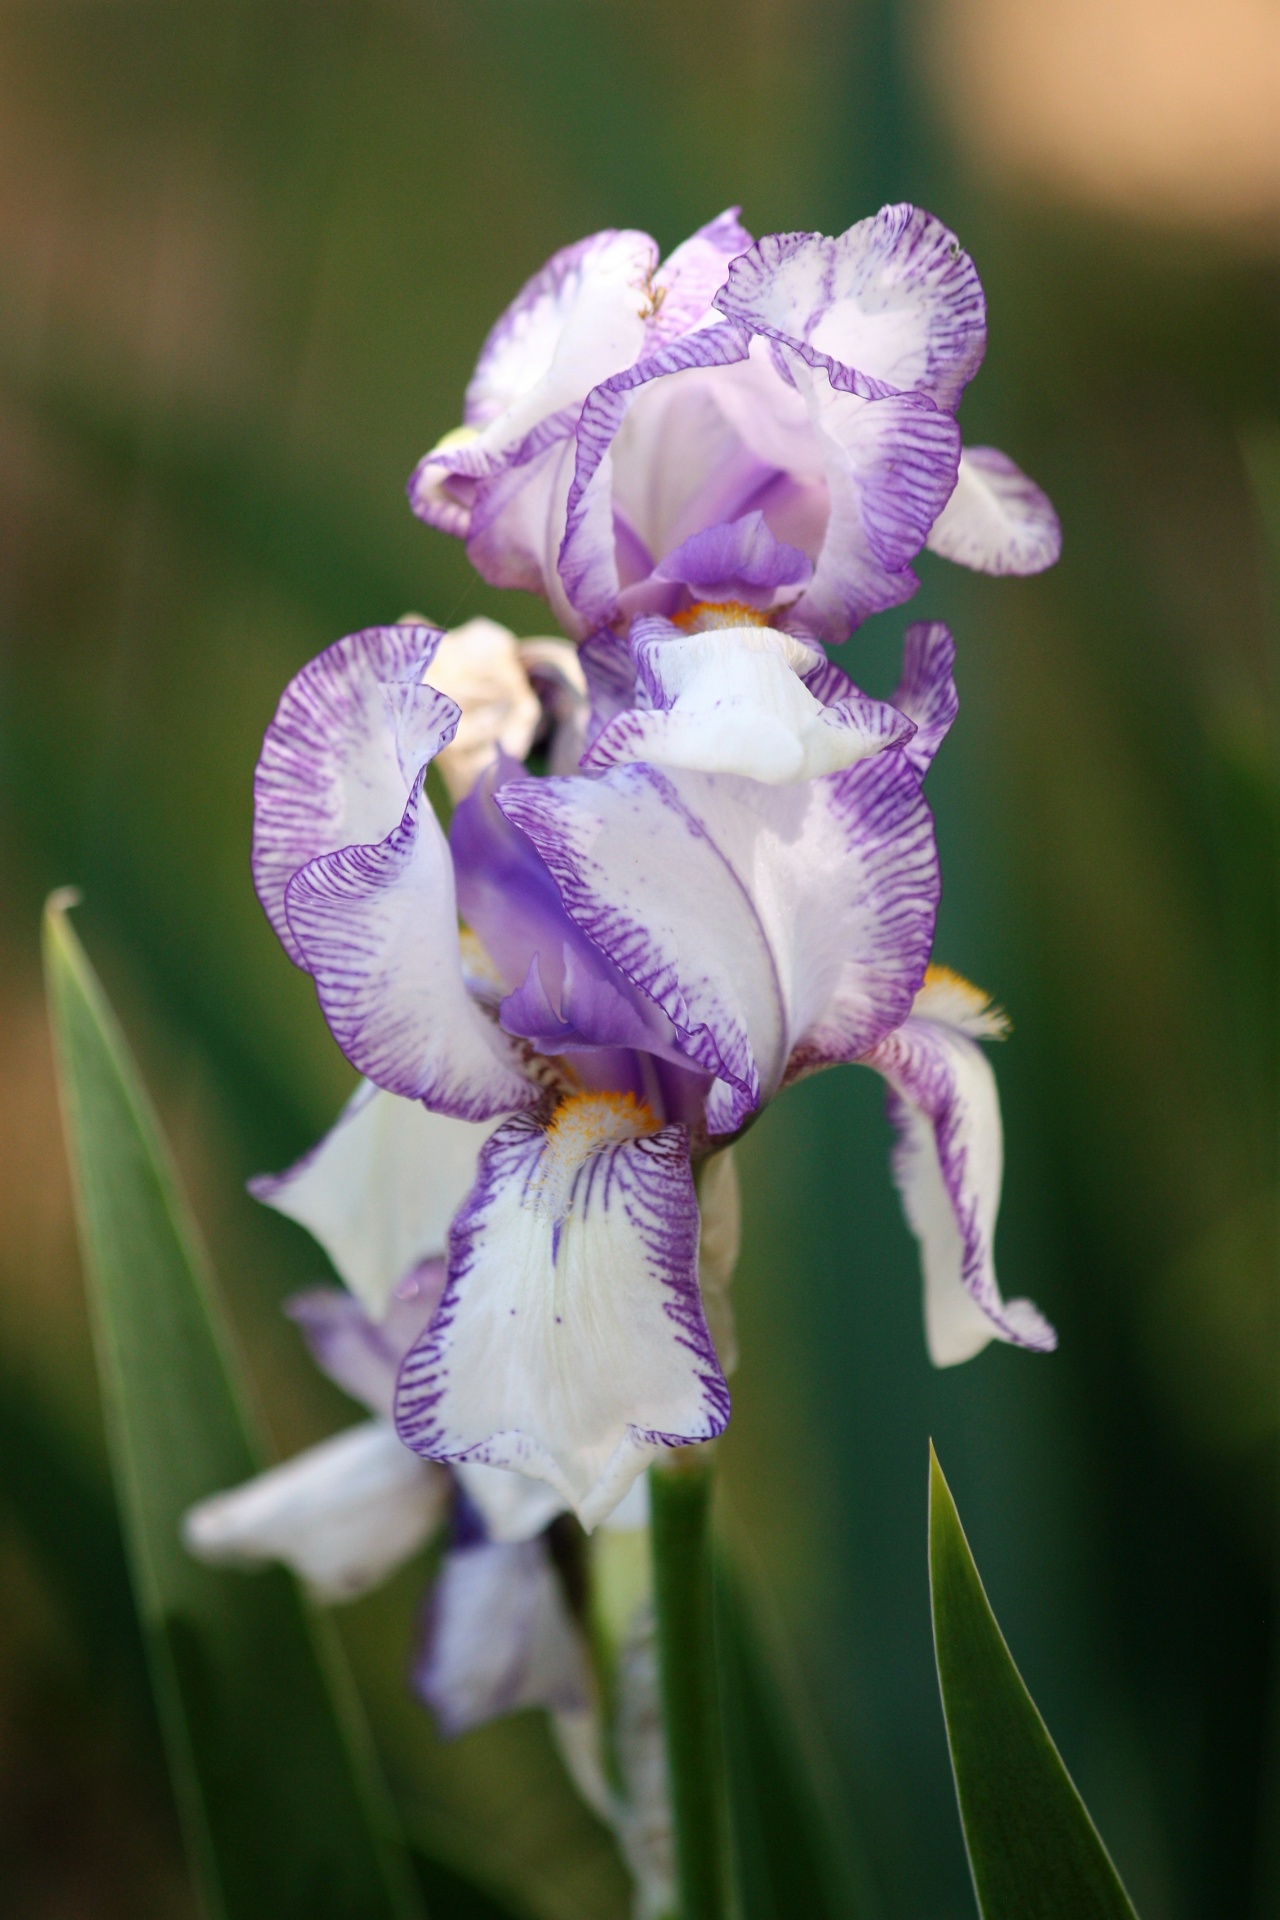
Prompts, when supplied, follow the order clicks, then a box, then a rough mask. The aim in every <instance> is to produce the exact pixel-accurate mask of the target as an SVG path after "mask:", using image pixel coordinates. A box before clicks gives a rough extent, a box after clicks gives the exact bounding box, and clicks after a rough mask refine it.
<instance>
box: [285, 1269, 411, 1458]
mask: <svg viewBox="0 0 1280 1920" xmlns="http://www.w3.org/2000/svg"><path fill="white" fill-rule="evenodd" d="M443 1292H444V1261H443V1260H424V1261H422V1262H421V1264H420V1265H419V1266H416V1267H415V1268H414V1269H413V1271H412V1273H409V1274H406V1275H405V1277H404V1279H403V1280H401V1281H400V1282H399V1284H398V1286H397V1287H396V1290H395V1293H394V1294H393V1296H392V1299H391V1302H390V1305H389V1306H388V1307H387V1310H386V1312H385V1313H384V1314H383V1315H382V1317H381V1319H379V1320H373V1319H370V1317H369V1315H368V1314H367V1313H366V1312H365V1310H364V1308H363V1307H362V1306H361V1304H360V1302H359V1301H358V1300H357V1299H355V1298H354V1297H353V1296H352V1295H351V1294H349V1293H347V1292H345V1291H344V1290H343V1289H342V1288H341V1287H308V1288H306V1289H305V1291H303V1292H302V1293H295V1294H291V1295H290V1296H289V1298H288V1299H287V1300H286V1301H285V1303H284V1311H285V1312H286V1313H287V1314H288V1316H289V1318H290V1319H291V1320H292V1321H293V1322H294V1324H295V1326H297V1327H298V1328H300V1329H301V1332H302V1337H303V1339H304V1340H305V1341H306V1343H307V1348H308V1351H309V1352H310V1354H311V1358H312V1359H313V1360H314V1361H315V1363H316V1365H317V1366H318V1367H319V1368H320V1371H321V1372H322V1373H326V1374H328V1376H329V1378H330V1379H331V1380H332V1381H333V1382H334V1383H335V1384H336V1385H337V1386H339V1387H341V1388H342V1390H343V1392H344V1393H349V1394H350V1395H351V1398H352V1399H353V1400H358V1401H359V1402H360V1404H361V1406H363V1407H367V1408H368V1410H369V1412H370V1413H376V1414H378V1415H380V1416H381V1417H382V1418H383V1419H385V1420H388V1421H389V1420H390V1419H391V1417H392V1414H393V1412H394V1407H395V1395H396V1375H397V1374H398V1373H399V1371H400V1363H401V1361H402V1360H403V1359H404V1356H405V1355H406V1353H408V1351H409V1349H410V1347H411V1346H412V1345H413V1343H414V1341H415V1340H416V1339H417V1338H418V1336H419V1334H420V1333H421V1332H422V1331H423V1329H424V1328H425V1327H426V1326H427V1324H428V1323H429V1321H430V1319H431V1316H432V1314H433V1313H434V1312H435V1310H436V1308H437V1307H438V1306H439V1304H440V1296H441V1294H442V1293H443Z"/></svg>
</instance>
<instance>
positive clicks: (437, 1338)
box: [396, 1094, 729, 1527]
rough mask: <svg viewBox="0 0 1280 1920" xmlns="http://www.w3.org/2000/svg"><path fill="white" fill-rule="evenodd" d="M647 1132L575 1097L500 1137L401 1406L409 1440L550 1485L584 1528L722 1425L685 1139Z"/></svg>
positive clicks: (596, 1102)
mask: <svg viewBox="0 0 1280 1920" xmlns="http://www.w3.org/2000/svg"><path fill="white" fill-rule="evenodd" d="M647 1124H648V1123H647V1121H646V1119H645V1117H644V1111H643V1109H641V1108H637V1107H636V1105H635V1103H634V1102H632V1101H630V1100H624V1099H622V1098H620V1097H619V1096H617V1095H610V1094H603V1095H594V1094H578V1095H575V1096H572V1097H571V1098H570V1099H568V1100H566V1101H564V1102H562V1103H561V1105H560V1106H559V1107H558V1108H557V1110H556V1113H555V1115H554V1116H553V1118H552V1120H551V1122H550V1123H549V1124H548V1126H547V1127H545V1128H544V1127H543V1126H542V1125H540V1124H539V1123H538V1122H537V1121H536V1120H532V1119H528V1118H526V1117H525V1116H523V1115H521V1116H517V1118H516V1119H514V1120H511V1121H508V1122H507V1123H506V1124H505V1125H504V1126H502V1127H500V1128H499V1129H498V1131H497V1133H495V1135H494V1136H493V1139H492V1140H491V1141H490V1142H489V1145H488V1146H487V1147H486V1149H485V1151H484V1154H483V1155H482V1156H481V1163H480V1177H479V1179H478V1181H477V1183H476V1188H475V1191H474V1193H473V1194H472V1196H471V1199H470V1200H469V1201H468V1203H467V1205H466V1207H465V1208H464V1209H463V1211H462V1213H461V1214H459V1216H458V1218H457V1220H456V1221H455V1223H454V1228H453V1234H452V1236H451V1240H450V1255H449V1280H448V1285H447V1287H446V1290H445V1295H444V1298H443V1300H442V1301H441V1304H440V1308H439V1311H438V1312H437V1314H436V1317H435V1319H434V1320H433V1321H432V1323H431V1326H430V1327H429V1328H428V1330H427V1332H426V1334H425V1335H424V1336H423V1338H422V1340H421V1341H419V1343H418V1345H417V1346H416V1347H415V1348H414V1349H413V1351H412V1352H411V1353H410V1354H409V1356H408V1358H407V1360H406V1361H405V1363H404V1367H403V1369H402V1371H401V1375H400V1385H399V1388H398V1391H397V1395H396V1424H397V1428H398V1431H399V1433H400V1435H401V1438H402V1439H403V1440H404V1441H405V1443H406V1445H408V1446H411V1447H413V1448H414V1449H415V1451H417V1452H420V1453H422V1454H423V1455H425V1456H427V1457H429V1458H432V1459H439V1460H448V1461H461V1460H475V1461H480V1462H482V1463H484V1464H486V1465H489V1466H501V1467H516V1468H519V1469H520V1471H522V1472H524V1473H527V1474H531V1475H535V1476H537V1477H539V1478H541V1479H545V1480H546V1481H547V1482H548V1483H549V1484H550V1485H551V1486H553V1487H554V1488H555V1489H556V1491H557V1492H558V1493H559V1494H560V1495H561V1497H562V1498H563V1499H564V1500H565V1501H566V1503H567V1504H569V1505H571V1506H572V1507H573V1508H574V1510H575V1512H576V1513H577V1514H578V1516H579V1518H580V1519H581V1520H582V1523H583V1525H584V1526H587V1527H592V1526H594V1525H595V1524H596V1523H597V1522H598V1521H599V1520H601V1519H603V1518H604V1516H605V1515H606V1514H607V1513H609V1512H610V1511H611V1509H612V1508H613V1507H615V1506H616V1505H617V1504H618V1502H619V1501H620V1500H621V1499H622V1497H623V1495H624V1494H625V1493H626V1491H627V1489H628V1487H629V1486H630V1485H631V1484H632V1482H633V1481H634V1480H635V1479H636V1477H637V1475H638V1474H640V1473H641V1472H642V1471H643V1470H644V1468H645V1467H646V1466H647V1464H648V1462H649V1461H650V1460H651V1459H652V1458H653V1457H654V1456H655V1454H657V1453H658V1452H659V1451H660V1449H661V1448H663V1447H664V1446H683V1445H686V1444H690V1443H692V1442H694V1441H697V1440H706V1439H709V1438H711V1437H712V1436H713V1435H714V1434H717V1433H719V1432H721V1431H722V1430H723V1428H724V1426H725V1423H726V1421H727V1420H728V1417H729V1396H728V1389H727V1388H726V1386H725V1383H724V1377H723V1375H722V1374H721V1371H720V1367H719V1363H718V1362H717V1360H716V1356H715V1349H714V1348H713V1346H712V1344H711V1339H710V1336H709V1334H708V1333H707V1328H706V1322H705V1320H704V1318H703V1314H702V1307H701V1303H700V1301H699V1297H698V1282H697V1244H698V1213H697V1201H696V1199H695V1197H694V1191H693V1178H692V1175H691V1173H690V1169H689V1149H688V1136H687V1134H686V1132H685V1129H684V1128H683V1127H664V1128H662V1129H661V1130H660V1131H657V1132H647V1131H643V1130H642V1129H643V1128H644V1127H645V1126H646V1125H647Z"/></svg>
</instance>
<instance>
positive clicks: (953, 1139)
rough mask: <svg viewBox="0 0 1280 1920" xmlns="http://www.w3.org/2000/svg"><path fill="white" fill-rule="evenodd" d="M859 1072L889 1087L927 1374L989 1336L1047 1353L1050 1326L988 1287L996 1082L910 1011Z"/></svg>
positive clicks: (928, 1001) (938, 1025)
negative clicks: (916, 1262) (918, 1282)
mask: <svg viewBox="0 0 1280 1920" xmlns="http://www.w3.org/2000/svg"><path fill="white" fill-rule="evenodd" d="M962 984H964V983H962ZM970 994H971V995H972V994H973V990H972V989H970ZM977 997H978V998H979V999H980V1000H981V998H982V996H977ZM951 998H954V996H951ZM921 1001H922V1002H923V1005H924V1007H925V1008H926V1009H929V1010H930V1013H931V1015H932V1016H936V1015H937V1014H939V1013H944V1014H946V1015H950V1014H951V1013H953V1012H954V1011H955V1008H954V1006H952V1005H951V1004H949V999H948V996H946V995H944V994H940V993H939V992H938V991H937V990H936V985H935V988H934V990H933V991H931V990H930V988H929V987H926V988H925V989H924V991H923V993H922V995H921ZM971 1012H972V1005H971V1003H970V1005H969V1006H968V1007H966V1008H964V1009H962V1010H961V1018H962V1021H966V1020H968V1019H969V1017H970V1014H971ZM987 1031H990V1029H989V1028H988V1029H987ZM866 1064H867V1065H868V1066H872V1067H874V1068H875V1069H876V1071H877V1072H878V1073H881V1074H883V1075H884V1078H885V1079H886V1080H887V1081H888V1083H889V1086H890V1089H891V1097H890V1115H891V1118H892V1119H893V1122H894V1125H895V1126H896V1128H897V1131H898V1143H897V1146H896V1148H895V1150H894V1158H893V1171H894V1179H895V1181H896V1183H897V1186H898V1190H899V1192H900V1193H901V1195H902V1203H903V1209H904V1211H905V1213H906V1216H907V1221H908V1224H909V1225H910V1227H911V1230H912V1232H913V1233H914V1234H915V1236H916V1239H917V1240H918V1241H919V1243H920V1256H921V1264H922V1266H923V1270H924V1287H925V1335H926V1339H927V1342H928V1347H929V1357H930V1358H931V1359H932V1361H933V1363H934V1365H935V1366H939V1367H946V1366H954V1365H955V1364H956V1363H957V1362H959V1361H961V1360H967V1359H969V1358H970V1357H971V1356H972V1355H973V1354H975V1353H977V1352H978V1351H979V1350H980V1349H981V1348H982V1347H984V1346H985V1345H986V1343H987V1341H988V1340H991V1339H997V1340H1007V1341H1010V1342H1012V1343H1013V1344H1014V1345H1016V1346H1023V1347H1031V1348H1033V1349H1035V1350H1036V1351H1038V1352H1048V1351H1049V1350H1051V1349H1052V1348H1053V1347H1054V1346H1055V1345H1056V1344H1057V1341H1056V1335H1055V1334H1054V1331H1053V1329H1052V1327H1051V1326H1050V1325H1049V1323H1048V1322H1047V1321H1046V1320H1045V1318H1044V1316H1043V1315H1042V1314H1041V1313H1040V1312H1039V1310H1038V1309H1037V1308H1036V1307H1035V1306H1033V1305H1032V1303H1031V1301H1029V1300H1010V1301H1007V1302H1006V1301H1005V1300H1004V1299H1003V1298H1002V1296H1001V1293H1000V1288H999V1285H998V1283H997V1280H996V1272H995V1250H994V1242H995V1226H996V1215H997V1212H998V1211H999V1206H1000V1183H1001V1178H1002V1174H1003V1166H1004V1146H1003V1134H1002V1130H1001V1125H1000V1101H999V1096H998V1094H997V1092H996V1084H995V1076H994V1074H993V1073H992V1071H991V1067H990V1065H989V1064H988V1061H987V1059H986V1057H985V1055H984V1054H983V1053H982V1051H981V1049H980V1048H979V1047H978V1046H977V1044H976V1043H975V1041H974V1040H973V1039H972V1038H971V1037H970V1035H969V1032H967V1031H965V1028H964V1025H963V1024H962V1025H960V1026H953V1025H951V1024H949V1021H947V1020H944V1019H939V1018H937V1017H922V1016H921V1015H920V1014H919V1013H917V1014H913V1015H912V1017H911V1018H910V1019H908V1020H906V1021H904V1023H903V1025H902V1026H901V1027H900V1028H898V1030H897V1031H896V1032H895V1033H891V1034H889V1035H888V1037H887V1038H886V1039H885V1040H883V1041H881V1043H880V1044H879V1046H877V1047H876V1048H875V1049H874V1051H872V1052H871V1053H869V1054H868V1055H867V1058H866Z"/></svg>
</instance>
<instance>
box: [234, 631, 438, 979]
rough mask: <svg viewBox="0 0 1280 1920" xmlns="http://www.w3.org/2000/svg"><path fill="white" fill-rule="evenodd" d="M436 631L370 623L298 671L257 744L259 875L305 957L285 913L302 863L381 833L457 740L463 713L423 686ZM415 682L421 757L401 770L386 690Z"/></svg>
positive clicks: (284, 930) (400, 743) (275, 918)
mask: <svg viewBox="0 0 1280 1920" xmlns="http://www.w3.org/2000/svg"><path fill="white" fill-rule="evenodd" d="M439 641H440V634H439V632H438V630H437V629H436V628H435V627H428V626H413V625H408V624H406V625H401V626H395V627H370V628H367V629H366V630H365V631H364V632H363V633H353V634H349V635H348V636H347V638H346V639H345V640H338V641H336V642H335V644H334V645H333V646H331V647H328V648H326V649H325V651H324V652H323V653H322V654H320V655H319V656H318V657H317V658H316V659H315V660H312V661H310V662H309V663H308V665H307V666H305V667H304V668H303V669H302V671H301V673H298V674H295V675H294V677H293V679H292V680H291V681H290V682H289V684H288V686H287V687H286V688H285V690H284V693H283V694H282V695H281V698H280V705H279V707H278V708H277V709H276V715H275V718H274V720H273V721H272V722H271V725H270V726H269V727H268V728H267V731H266V735H265V738H264V739H263V743H262V753H261V756H260V758H259V760H258V766H257V771H256V773H255V775H254V784H253V816H254V817H253V879H254V885H255V886H256V887H257V890H258V898H259V899H260V900H261V902H262V904H263V907H264V908H265V909H266V914H267V918H268V919H269V920H270V922H271V924H272V926H273V927H274V928H275V930H276V932H277V934H278V935H279V936H280V939H281V941H282V942H283V945H284V948H285V951H286V952H287V953H288V954H289V956H290V958H291V959H293V960H295V961H296V962H297V963H298V965H299V966H301V965H302V964H304V963H303V961H302V956H301V953H300V951H299V949H298V945H297V942H296V940H295V939H294V936H293V933H292V931H291V929H290V927H289V922H288V918H287V916H286V912H285V899H284V896H285V889H286V888H287V886H288V884H289V882H290V880H291V879H292V878H293V876H294V874H295V873H297V872H298V870H299V868H300V867H305V866H306V865H307V863H308V862H309V861H311V860H314V859H316V858H317V857H318V856H319V855H320V854H325V853H332V852H333V851H334V850H335V848H338V847H346V846H352V845H355V844H358V843H363V842H366V841H375V840H381V839H382V838H383V837H384V836H385V835H386V834H388V833H390V832H391V830H392V828H393V827H394V826H395V824H396V822H397V821H398V820H399V818H400V816H401V814H402V813H403V811H404V803H405V798H406V795H407V794H408V792H409V788H410V787H411V785H412V784H413V778H414V775H415V774H417V773H418V771H419V770H420V769H421V767H422V766H423V764H424V763H425V761H427V760H429V759H430V758H431V756H432V754H433V753H435V752H438V751H439V749H440V748H441V747H442V746H444V745H446V744H447V743H448V741H449V740H451V739H452V737H453V732H454V728H455V727H456V725H457V722H458V709H457V707H456V706H455V705H454V703H453V701H452V700H450V699H448V698H447V697H446V696H445V695H444V694H442V693H439V692H437V691H436V690H435V689H434V688H426V689H423V688H422V686H421V683H422V681H423V680H424V679H425V676H426V674H427V671H428V669H429V668H430V665H431V661H432V657H433V655H434V653H435V650H436V647H437V645H438V644H439ZM404 687H416V689H417V691H416V693H415V695H414V701H415V706H414V709H413V712H412V714H411V715H410V716H409V717H410V718H411V719H412V721H413V722H414V724H415V731H416V735H417V738H416V741H415V742H414V744H416V746H417V747H418V748H419V750H420V751H421V753H422V758H421V759H419V760H418V761H417V763H416V765H413V766H411V767H410V769H409V772H408V774H407V775H406V773H405V772H404V770H403V767H402V753H401V748H402V747H404V746H405V745H407V744H408V742H407V741H406V740H404V739H401V740H398V739H397V727H396V724H395V722H396V718H397V716H396V715H395V714H394V713H393V712H392V711H391V709H390V708H389V705H388V699H389V694H394V691H395V690H397V689H400V688H404Z"/></svg>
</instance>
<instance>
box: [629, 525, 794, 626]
mask: <svg viewBox="0 0 1280 1920" xmlns="http://www.w3.org/2000/svg"><path fill="white" fill-rule="evenodd" d="M653 571H654V577H655V578H656V579H658V580H675V581H679V582H681V583H682V584H683V585H684V586H687V587H691V588H692V589H694V597H695V598H696V599H700V600H726V599H734V600H741V601H743V602H744V603H745V604H746V605H747V606H759V607H766V606H770V605H772V603H773V600H774V598H775V595H776V592H777V589H778V588H779V587H798V586H804V585H806V584H807V582H808V580H809V578H810V576H811V575H812V573H813V567H812V565H811V563H810V561H809V559H808V557H807V556H806V555H805V554H803V553H801V551H800V549H799V547H791V546H788V545H787V544H786V542H785V541H783V540H775V539H774V537H773V535H772V533H770V531H769V528H768V525H767V523H766V521H765V517H764V515H763V514H762V513H748V514H744V515H743V516H742V518H741V519H740V520H731V521H730V522H729V523H728V524H727V525H724V526H718V527H707V528H706V529H705V530H704V531H703V532H702V533H695V534H693V535H692V536H691V537H690V538H689V539H688V540H686V541H685V542H684V543H683V545H681V546H679V547H677V548H676V549H675V551H674V552H673V553H669V554H668V555H667V556H666V558H665V559H664V560H660V561H659V562H658V565H657V566H656V567H655V568H654V570H653Z"/></svg>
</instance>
